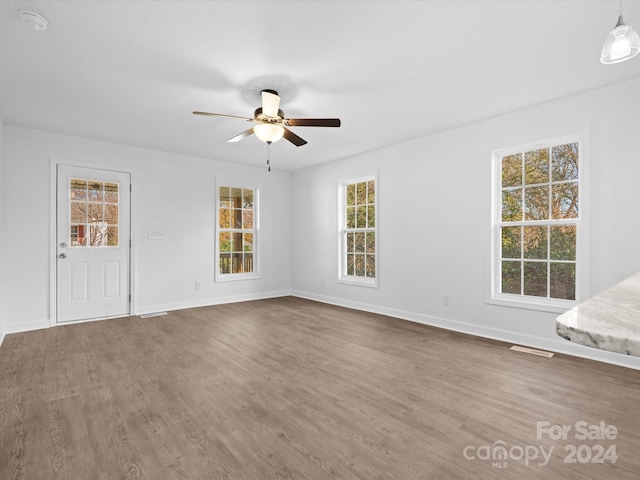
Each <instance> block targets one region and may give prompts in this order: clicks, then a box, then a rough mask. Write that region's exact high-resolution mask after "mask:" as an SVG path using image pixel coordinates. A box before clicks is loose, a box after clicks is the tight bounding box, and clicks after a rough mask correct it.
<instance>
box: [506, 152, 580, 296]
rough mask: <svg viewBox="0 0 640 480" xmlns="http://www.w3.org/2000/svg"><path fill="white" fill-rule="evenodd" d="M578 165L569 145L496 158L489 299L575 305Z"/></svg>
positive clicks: (577, 155)
mask: <svg viewBox="0 0 640 480" xmlns="http://www.w3.org/2000/svg"><path fill="white" fill-rule="evenodd" d="M579 159H580V146H579V142H578V141H577V140H573V139H572V140H570V141H561V142H550V143H546V144H539V145H536V146H535V147H533V148H524V149H514V150H511V151H509V152H504V153H502V154H499V155H497V156H496V162H497V172H498V173H499V180H498V188H497V191H496V194H497V198H496V200H497V202H496V204H497V206H498V209H497V215H496V216H497V222H496V230H495V232H496V238H495V239H494V243H495V245H496V247H497V248H496V250H497V251H496V255H495V258H496V259H497V262H496V265H494V285H495V291H494V297H499V298H500V297H501V298H504V299H509V297H511V298H514V297H518V298H521V299H526V300H527V301H528V302H532V303H534V304H535V303H536V302H538V303H549V304H551V305H557V306H560V305H563V304H567V305H568V304H571V303H573V302H574V301H575V300H576V295H577V294H576V292H577V285H578V282H577V272H578V261H577V259H578V255H577V251H578V235H579V219H580V210H579V205H580V203H579V165H580V161H579Z"/></svg>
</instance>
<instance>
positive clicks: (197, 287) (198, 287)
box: [196, 281, 200, 290]
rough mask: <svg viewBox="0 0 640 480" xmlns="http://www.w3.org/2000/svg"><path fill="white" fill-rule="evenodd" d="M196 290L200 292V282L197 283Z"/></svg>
mask: <svg viewBox="0 0 640 480" xmlns="http://www.w3.org/2000/svg"><path fill="white" fill-rule="evenodd" d="M196 290H200V282H198V281H196Z"/></svg>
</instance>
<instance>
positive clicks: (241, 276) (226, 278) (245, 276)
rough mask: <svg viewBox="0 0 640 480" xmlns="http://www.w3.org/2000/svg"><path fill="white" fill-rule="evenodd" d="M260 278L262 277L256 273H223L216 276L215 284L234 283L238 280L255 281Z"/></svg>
mask: <svg viewBox="0 0 640 480" xmlns="http://www.w3.org/2000/svg"><path fill="white" fill-rule="evenodd" d="M260 278H262V275H260V274H257V273H224V274H218V275H216V283H217V282H236V281H240V280H257V279H260Z"/></svg>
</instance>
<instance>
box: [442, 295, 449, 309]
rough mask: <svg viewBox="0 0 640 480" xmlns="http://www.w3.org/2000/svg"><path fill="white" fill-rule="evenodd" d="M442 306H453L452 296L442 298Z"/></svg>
mask: <svg viewBox="0 0 640 480" xmlns="http://www.w3.org/2000/svg"><path fill="white" fill-rule="evenodd" d="M442 305H444V306H445V307H450V306H451V296H450V295H444V296H443V297H442Z"/></svg>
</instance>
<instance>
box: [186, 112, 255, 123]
mask: <svg viewBox="0 0 640 480" xmlns="http://www.w3.org/2000/svg"><path fill="white" fill-rule="evenodd" d="M193 114H194V115H204V116H205V117H228V118H239V119H240V120H246V121H248V122H253V120H254V119H253V118H247V117H239V116H237V115H226V114H224V113H209V112H193Z"/></svg>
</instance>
